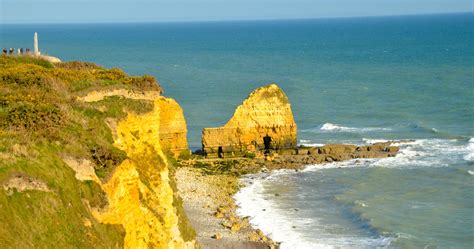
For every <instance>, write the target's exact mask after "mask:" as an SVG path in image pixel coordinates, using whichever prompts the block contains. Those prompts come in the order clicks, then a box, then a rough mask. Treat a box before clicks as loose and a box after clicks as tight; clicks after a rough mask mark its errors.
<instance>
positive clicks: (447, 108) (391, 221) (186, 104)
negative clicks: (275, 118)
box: [0, 13, 474, 248]
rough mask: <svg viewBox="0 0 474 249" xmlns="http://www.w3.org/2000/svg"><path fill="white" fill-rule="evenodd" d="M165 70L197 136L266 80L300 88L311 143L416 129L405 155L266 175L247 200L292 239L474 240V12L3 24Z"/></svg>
mask: <svg viewBox="0 0 474 249" xmlns="http://www.w3.org/2000/svg"><path fill="white" fill-rule="evenodd" d="M35 31H36V32H38V33H39V39H40V49H41V50H42V51H43V53H48V54H51V55H54V56H57V57H60V58H61V59H63V60H82V61H93V62H96V63H97V64H100V65H103V66H106V67H120V68H122V69H124V70H125V71H126V72H128V73H130V74H135V75H141V74H145V73H146V74H151V75H154V76H156V77H157V79H158V80H159V81H160V84H161V85H162V86H163V87H164V89H165V94H166V95H168V96H171V97H173V98H175V99H176V100H177V101H178V102H179V103H180V104H181V106H182V107H183V109H184V112H185V115H186V119H187V122H188V129H189V134H188V139H189V143H190V146H191V147H192V148H193V149H197V148H199V147H200V133H201V129H202V128H204V127H213V126H220V125H222V124H224V123H225V122H226V121H227V120H228V119H229V118H230V117H231V116H232V114H233V111H234V109H235V107H236V106H237V105H238V104H240V102H241V101H242V100H243V99H244V98H245V97H246V96H247V94H248V93H250V92H251V91H252V90H253V89H254V88H256V87H258V86H261V85H264V84H267V83H270V82H276V83H278V84H279V85H280V86H281V87H282V89H283V90H284V91H285V92H286V94H287V95H288V97H289V99H290V101H291V103H292V109H293V113H294V116H295V120H296V123H297V124H298V139H299V143H300V144H327V143H342V142H344V143H345V142H347V143H355V144H366V143H371V142H375V141H383V140H393V139H409V140H410V141H404V142H401V143H400V144H399V145H400V146H401V151H400V153H399V155H397V156H396V157H394V158H387V159H370V160H366V159H364V160H362V159H361V160H353V161H347V162H340V163H331V164H326V165H323V166H320V165H318V166H311V165H310V166H308V167H307V168H306V169H305V170H303V171H299V172H293V171H278V172H274V173H272V174H270V175H265V174H261V175H255V176H251V177H249V178H247V179H244V181H245V182H246V183H247V186H246V187H245V188H243V189H242V190H241V191H240V192H239V193H238V194H237V195H236V200H237V201H238V203H239V204H240V207H241V208H240V209H239V212H240V213H241V214H242V215H246V216H247V215H248V216H251V222H252V223H253V224H254V225H255V226H257V227H259V228H261V229H262V230H263V231H264V232H265V233H267V234H269V235H270V236H272V237H273V238H274V240H276V241H280V242H282V247H283V248H379V247H388V248H423V247H425V248H473V247H474V193H473V190H474V139H473V137H474V92H473V89H474V14H472V13H470V14H456V15H427V16H404V17H373V18H345V19H315V20H294V21H259V22H250V21H249V22H209V23H205V22H203V23H148V24H143V23H136V24H87V25H86V24H62V25H52V24H51V25H45V24H42V25H0V47H32V38H33V32H35Z"/></svg>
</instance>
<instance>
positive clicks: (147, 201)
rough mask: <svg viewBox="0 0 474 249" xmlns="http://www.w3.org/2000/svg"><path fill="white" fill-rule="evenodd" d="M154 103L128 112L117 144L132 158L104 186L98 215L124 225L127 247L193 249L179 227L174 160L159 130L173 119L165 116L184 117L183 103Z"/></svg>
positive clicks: (121, 126)
mask: <svg viewBox="0 0 474 249" xmlns="http://www.w3.org/2000/svg"><path fill="white" fill-rule="evenodd" d="M154 106H155V107H154V109H153V111H152V112H150V113H147V114H144V115H135V114H129V116H128V117H127V119H126V120H123V121H121V122H119V124H118V126H117V135H118V137H117V139H116V141H115V146H117V147H118V148H120V149H122V150H124V151H125V152H126V153H127V157H128V158H127V159H126V160H125V161H123V162H122V164H121V165H120V166H118V167H117V169H116V171H115V173H114V174H113V176H112V177H111V179H110V180H109V181H108V182H107V183H106V184H104V185H103V189H104V191H105V192H106V194H107V196H108V199H109V206H108V207H107V209H106V210H105V211H97V212H95V215H96V217H97V218H98V219H99V220H100V221H102V222H104V223H110V224H121V225H123V226H124V228H125V232H126V235H125V240H124V246H125V247H126V248H150V247H152V248H194V247H195V246H196V245H195V241H194V240H192V241H187V242H186V241H185V239H183V235H182V234H181V232H180V229H179V222H180V221H179V219H180V217H179V214H178V212H177V207H176V203H175V204H173V202H175V201H176V200H175V198H176V196H175V194H176V193H174V190H173V188H172V183H171V181H172V180H171V177H170V165H169V162H168V161H167V159H166V156H165V154H164V153H163V151H162V147H163V146H162V145H161V144H160V141H162V139H161V138H160V136H161V134H160V131H161V130H162V129H163V128H164V129H165V130H167V129H172V124H173V122H169V119H168V120H166V119H165V117H170V116H171V117H172V116H173V115H177V116H179V115H180V113H179V111H180V108H177V109H175V110H172V109H171V108H170V107H174V108H176V107H177V103H176V102H175V101H174V100H171V99H167V98H163V97H160V98H158V99H156V100H155V102H154ZM162 107H164V108H162ZM178 107H179V106H178ZM175 111H177V113H176V114H174V112H175ZM181 114H182V113H181ZM162 120H163V121H164V125H163V123H162V122H161V121H162ZM171 120H174V118H173V117H172V118H171ZM184 142H185V141H184ZM167 146H168V145H167ZM172 146H174V147H175V145H172Z"/></svg>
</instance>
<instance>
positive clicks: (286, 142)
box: [202, 84, 296, 156]
mask: <svg viewBox="0 0 474 249" xmlns="http://www.w3.org/2000/svg"><path fill="white" fill-rule="evenodd" d="M202 133H203V134H202V135H203V136H202V144H203V150H204V151H205V152H206V153H207V154H208V155H211V156H212V155H216V154H217V155H219V154H223V153H233V154H234V155H238V154H241V153H243V152H246V151H252V152H258V151H263V150H282V149H289V148H294V147H296V123H295V121H294V118H293V113H292V111H291V105H290V103H289V101H288V97H287V96H286V95H285V93H284V92H283V91H282V90H281V89H280V88H279V87H278V86H277V85H276V84H270V85H266V86H263V87H260V88H258V89H256V90H255V91H253V92H252V93H251V94H250V95H249V96H248V98H247V99H246V100H244V102H243V103H242V104H241V105H240V106H238V107H237V109H236V110H235V113H234V116H232V118H231V119H230V120H229V121H228V122H227V124H225V125H224V126H223V127H219V128H205V129H204V130H203V132H202ZM219 156H220V155H219Z"/></svg>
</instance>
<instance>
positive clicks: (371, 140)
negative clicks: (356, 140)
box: [362, 138, 389, 144]
mask: <svg viewBox="0 0 474 249" xmlns="http://www.w3.org/2000/svg"><path fill="white" fill-rule="evenodd" d="M362 141H364V142H365V143H367V144H375V143H385V142H388V141H389V140H386V139H371V138H362Z"/></svg>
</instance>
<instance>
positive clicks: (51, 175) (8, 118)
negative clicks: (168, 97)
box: [0, 56, 195, 248]
mask: <svg viewBox="0 0 474 249" xmlns="http://www.w3.org/2000/svg"><path fill="white" fill-rule="evenodd" d="M116 89H124V90H127V91H129V92H145V91H150V92H158V93H161V92H162V90H161V88H160V87H159V85H158V84H157V82H156V80H155V79H154V78H153V77H151V76H140V77H135V76H129V75H127V74H125V73H124V72H123V71H121V70H119V69H105V68H102V67H99V66H97V65H95V64H92V63H83V62H68V63H60V64H55V65H52V64H50V63H48V62H46V61H44V60H39V59H34V58H29V57H24V58H23V57H18V58H14V57H8V56H3V57H0V186H1V187H2V189H0V224H1V226H0V244H1V245H3V246H6V247H15V248H26V247H28V248H31V247H61V248H63V247H78V248H92V247H94V248H114V247H118V248H120V247H124V246H125V247H132V246H133V243H129V244H127V241H125V244H124V238H125V236H126V234H127V226H126V225H125V224H124V223H123V222H104V223H102V222H103V220H101V219H100V218H99V219H98V215H97V214H99V213H101V212H102V211H103V210H108V209H110V207H113V205H114V204H113V203H110V200H111V199H110V195H108V193H107V189H108V188H107V187H106V186H107V185H108V182H109V180H111V179H117V177H119V176H117V175H115V173H114V172H116V171H117V170H116V169H118V168H117V167H118V166H119V165H120V166H122V165H124V164H126V165H131V164H132V165H135V166H136V167H135V170H136V171H138V172H139V174H138V177H139V180H140V182H139V184H144V185H147V184H150V185H149V186H148V187H149V189H150V191H152V192H153V191H158V190H162V189H163V188H162V187H163V186H165V189H166V191H167V192H166V191H165V192H163V193H162V195H163V198H165V199H166V200H167V205H168V206H166V207H161V208H164V209H166V212H167V213H166V215H165V216H163V217H162V216H161V215H164V213H162V210H155V211H156V212H155V213H154V215H155V219H157V220H161V221H162V222H164V223H163V224H166V225H164V226H165V227H166V229H174V228H173V226H175V225H177V226H176V229H174V230H173V231H172V232H173V235H170V234H168V232H169V231H170V230H166V229H164V230H158V231H157V230H155V231H154V232H155V233H157V234H155V235H153V236H154V237H150V239H155V240H160V239H161V240H163V239H164V240H166V239H167V238H173V239H174V240H181V241H182V242H183V243H184V242H186V241H193V239H194V236H195V235H194V231H193V230H192V228H191V227H190V226H189V224H188V223H187V219H186V217H185V215H184V213H183V212H182V207H181V206H180V200H179V197H178V196H177V195H176V194H175V193H176V190H175V187H174V183H173V179H172V177H169V175H172V174H173V166H172V164H171V163H170V160H168V158H167V157H166V156H164V154H163V153H162V152H159V150H160V146H159V145H155V146H152V147H148V146H145V147H146V148H148V149H145V147H144V148H142V149H143V150H147V151H148V150H149V149H150V148H153V150H155V151H154V152H156V150H158V152H157V153H155V154H156V155H157V156H154V157H152V156H150V157H143V158H142V157H137V156H134V155H133V153H132V154H131V152H130V150H127V149H124V148H123V147H120V146H116V144H117V143H116V142H117V141H116V140H115V138H116V137H117V134H114V133H116V128H117V126H119V127H126V124H124V123H121V122H122V121H121V120H125V119H126V118H127V117H128V116H130V115H132V116H135V117H140V116H141V115H144V114H145V113H150V112H152V111H153V110H155V109H156V105H155V103H154V102H153V101H150V100H147V99H139V98H136V99H130V98H126V97H123V96H108V97H105V98H103V99H102V100H100V101H95V102H85V101H81V100H80V97H81V96H84V95H86V94H87V93H89V92H91V91H112V90H116ZM124 125H125V126H124ZM157 127H159V126H157ZM130 134H135V130H130V131H129V133H128V135H130ZM119 135H120V134H119ZM124 135H126V134H122V135H121V136H124ZM128 135H127V136H128ZM135 139H138V140H140V139H139V138H135ZM158 141H159V140H158ZM114 142H115V145H114ZM148 159H150V160H148ZM141 160H148V161H141ZM142 165H145V166H147V167H141V166H142ZM120 166H119V168H120ZM89 168H91V169H92V173H95V174H96V175H97V176H98V179H99V180H93V178H91V179H92V180H84V179H88V178H87V177H86V178H80V177H78V175H79V176H80V175H81V174H82V175H87V174H89V173H87V172H89V171H88V169H89ZM164 169H165V171H160V170H164ZM154 170H158V171H157V172H156V174H159V175H160V177H162V179H161V180H160V179H155V178H154V176H153V175H154V174H155V172H154ZM140 171H143V172H140ZM164 173H166V174H164ZM95 174H94V175H95ZM165 175H166V176H167V177H165ZM151 179H153V180H151ZM109 185H110V184H109ZM157 186H158V187H157ZM104 189H105V190H106V191H105V192H104ZM140 198H142V196H141V195H140ZM139 201H141V205H148V204H149V205H157V203H156V201H157V200H153V199H152V198H151V199H150V198H148V199H147V198H145V199H140V200H139ZM148 201H150V202H148ZM153 203H154V204H153ZM136 205H140V204H136ZM152 209H153V208H152ZM94 214H95V215H94ZM99 216H100V215H99ZM170 216H172V218H169V217H170ZM167 219H171V220H168V221H167ZM101 221H102V222H101ZM170 224H171V225H170ZM170 227H171V228H170ZM142 230H143V229H142ZM142 232H145V231H142ZM160 232H163V234H161V235H160ZM129 242H130V241H129ZM148 242H150V243H149V245H150V246H151V245H153V244H154V245H158V246H160V245H161V246H162V247H164V248H166V247H168V245H166V246H164V243H162V242H163V241H159V243H154V241H148ZM155 242H156V241H155ZM166 243H167V242H166ZM188 245H191V246H192V245H193V244H192V243H191V244H189V243H188Z"/></svg>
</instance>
